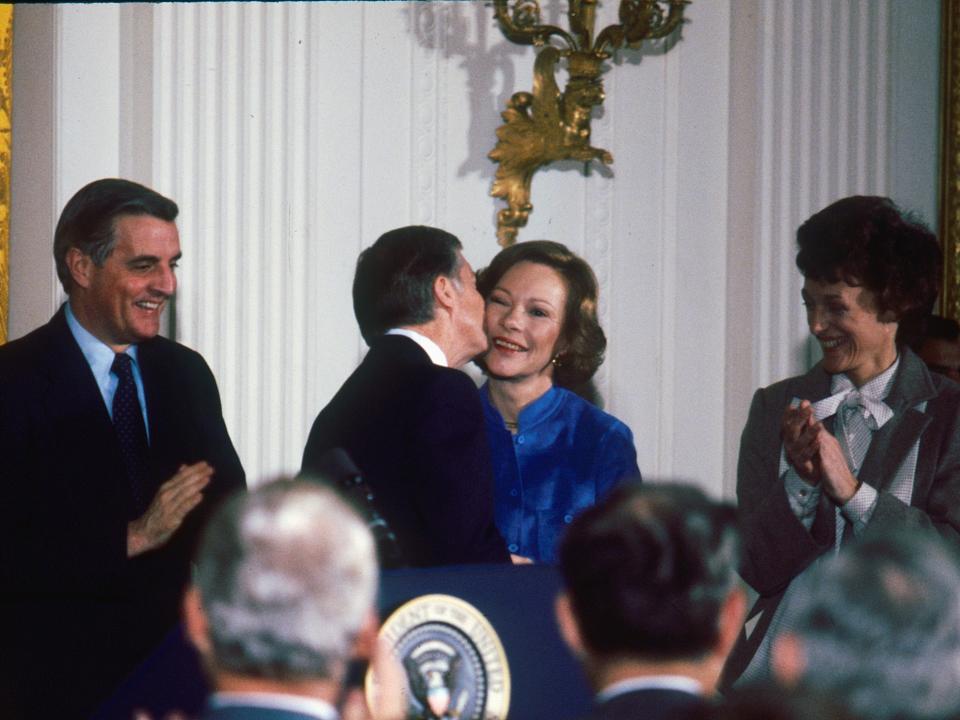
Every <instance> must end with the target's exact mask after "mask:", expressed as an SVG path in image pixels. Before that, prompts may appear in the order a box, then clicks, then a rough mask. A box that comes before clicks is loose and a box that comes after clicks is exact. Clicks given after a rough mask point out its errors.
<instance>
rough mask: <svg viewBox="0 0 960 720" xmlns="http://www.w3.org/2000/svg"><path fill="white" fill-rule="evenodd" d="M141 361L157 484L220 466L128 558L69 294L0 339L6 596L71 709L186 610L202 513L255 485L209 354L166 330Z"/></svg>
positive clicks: (25, 667) (41, 682)
mask: <svg viewBox="0 0 960 720" xmlns="http://www.w3.org/2000/svg"><path fill="white" fill-rule="evenodd" d="M138 361H139V365H140V369H141V373H142V377H143V384H144V391H145V395H146V403H147V413H148V418H149V427H150V451H149V460H148V463H149V483H150V488H149V491H150V496H151V497H152V495H153V493H154V492H155V490H156V488H158V487H159V486H160V484H161V483H162V482H164V481H165V480H167V479H169V478H170V477H171V476H172V475H173V474H175V473H176V471H177V469H178V467H179V466H180V465H181V464H184V463H193V462H196V461H199V460H206V461H207V462H209V463H210V464H211V465H213V467H214V468H215V470H216V475H215V476H214V478H213V480H212V481H211V483H210V484H209V485H208V486H207V489H206V490H205V491H204V500H203V502H202V503H201V504H200V506H198V507H197V508H196V509H195V510H194V511H193V512H192V513H190V514H189V515H188V516H187V518H186V520H185V521H184V523H183V525H182V526H181V527H180V528H179V529H178V530H177V532H176V533H175V535H174V536H173V537H172V538H171V540H170V541H169V542H168V543H167V544H166V545H165V546H164V547H162V548H160V549H158V550H156V551H152V552H149V553H145V554H143V555H141V556H139V557H137V558H135V559H133V560H128V559H127V556H126V534H127V523H128V521H129V520H130V518H129V517H128V512H129V511H128V507H129V486H128V482H127V480H126V475H125V472H124V469H123V465H122V461H121V456H120V448H119V444H118V442H117V438H116V434H115V432H114V428H113V424H112V422H111V420H110V416H109V414H108V412H107V409H106V406H105V404H104V402H103V397H102V395H101V394H100V391H99V388H98V387H97V384H96V381H95V380H94V377H93V374H92V372H91V371H90V367H89V365H88V364H87V361H86V359H85V358H84V357H83V354H82V352H81V350H80V347H79V346H78V345H77V343H76V341H75V340H74V338H73V335H72V333H71V332H70V329H69V327H68V326H67V323H66V318H65V315H64V311H63V308H61V309H60V311H59V312H58V313H57V314H56V315H55V316H54V317H53V319H52V320H51V321H50V322H49V323H48V324H47V325H44V326H43V327H41V328H38V329H37V330H35V331H33V332H32V333H30V334H29V335H26V336H25V337H23V338H20V339H18V340H14V341H13V342H11V343H9V344H7V345H6V346H3V347H0V462H2V464H3V465H2V467H3V479H2V481H0V597H2V598H3V602H4V606H5V607H4V610H5V612H6V614H7V618H6V619H7V620H10V621H12V622H11V623H10V624H11V625H12V627H10V628H8V629H9V632H10V635H9V637H10V638H11V639H12V640H13V641H14V644H15V646H17V647H18V648H19V652H20V653H21V655H20V656H18V660H17V664H18V668H17V672H18V673H19V674H21V675H22V676H23V677H22V680H23V685H24V688H25V689H27V690H29V689H31V686H32V685H33V684H35V683H36V684H38V691H39V694H40V699H39V701H40V702H51V701H53V702H57V701H60V700H62V701H63V702H66V703H67V705H66V706H65V708H66V709H67V710H69V712H70V714H69V715H68V716H70V717H78V716H79V713H78V710H79V709H80V708H83V707H86V704H85V703H90V702H95V701H96V700H97V699H101V696H102V695H103V693H104V692H108V691H109V689H110V688H111V687H112V685H113V684H115V683H116V682H117V681H118V680H119V679H120V678H121V677H122V676H123V675H124V674H125V673H126V672H127V671H129V670H130V669H131V668H132V667H133V665H134V664H135V663H136V661H137V660H139V659H140V658H141V657H143V656H144V655H145V654H146V653H147V652H148V651H149V650H150V648H151V647H152V645H153V644H154V643H155V642H157V641H158V640H159V639H160V638H162V637H163V635H164V634H165V633H166V631H168V630H169V628H170V627H171V626H172V625H173V624H174V623H175V622H176V621H177V618H178V614H179V602H180V595H181V590H182V587H183V585H184V584H185V583H186V581H187V580H188V579H189V561H190V556H191V554H192V551H193V546H194V544H195V542H196V540H197V536H198V534H199V531H200V528H201V525H202V523H203V521H204V519H205V518H206V517H207V516H208V515H209V513H210V511H211V510H212V508H213V506H214V505H215V504H216V503H217V501H218V500H219V499H220V498H222V497H223V496H224V495H225V494H227V493H228V492H229V491H231V490H234V489H236V488H242V487H243V486H244V473H243V468H242V467H241V466H240V461H239V459H238V457H237V454H236V452H235V451H234V448H233V445H232V444H231V442H230V438H229V437H228V435H227V431H226V427H225V426H224V422H223V418H222V414H221V408H220V397H219V393H218V391H217V386H216V383H215V381H214V378H213V375H212V374H211V373H210V370H209V368H208V367H207V365H206V363H205V362H204V361H203V358H202V357H200V355H198V354H197V353H195V352H193V351H192V350H189V349H187V348H186V347H183V346H182V345H178V344H177V343H175V342H172V341H170V340H167V339H165V338H161V337H157V338H153V339H151V340H148V341H146V342H143V343H140V344H139V346H138ZM5 624H6V623H5ZM5 652H6V651H5ZM38 674H39V675H38ZM41 676H42V677H41ZM71 695H73V696H75V697H76V698H77V701H76V703H73V702H70V701H69V700H68V698H69V697H70V696H71ZM34 701H35V699H32V700H30V704H31V705H33V704H34ZM38 715H39V713H38Z"/></svg>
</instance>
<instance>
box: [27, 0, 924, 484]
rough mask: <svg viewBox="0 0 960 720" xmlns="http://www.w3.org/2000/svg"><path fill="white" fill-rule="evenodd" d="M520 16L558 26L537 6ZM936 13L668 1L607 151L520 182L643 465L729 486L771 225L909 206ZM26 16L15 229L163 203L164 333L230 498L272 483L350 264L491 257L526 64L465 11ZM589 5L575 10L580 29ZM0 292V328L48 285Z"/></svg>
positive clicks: (530, 56)
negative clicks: (235, 454) (112, 179)
mask: <svg viewBox="0 0 960 720" xmlns="http://www.w3.org/2000/svg"><path fill="white" fill-rule="evenodd" d="M908 6H909V8H910V9H909V10H908V9H907V8H908ZM544 7H545V14H546V16H547V17H548V18H549V20H550V21H551V22H555V23H560V24H563V25H565V24H566V18H565V17H564V16H563V14H562V10H563V9H564V8H565V4H564V3H559V2H550V1H549V0H548V1H547V2H545V3H544ZM938 9H939V2H938V1H937V0H915V1H913V2H911V3H909V4H906V3H898V2H895V1H894V0H797V1H796V2H789V3H788V2H782V1H781V0H736V1H733V2H724V1H723V0H709V1H708V0H695V1H694V2H693V3H692V4H691V5H689V6H688V7H687V11H686V12H687V22H686V23H685V25H684V27H683V29H682V33H681V36H680V38H679V39H677V40H675V41H672V42H671V43H669V44H668V45H664V44H662V43H661V44H657V45H655V46H650V47H646V48H645V49H644V50H643V51H642V52H622V51H621V52H619V53H618V54H616V56H615V57H613V58H612V59H611V61H610V62H609V69H608V71H607V72H606V74H605V75H604V84H605V88H606V93H607V100H606V103H605V106H604V108H603V112H602V114H601V115H600V116H598V117H597V118H596V119H595V121H594V126H593V144H594V145H596V146H598V147H603V148H606V149H608V150H610V152H611V153H613V155H614V158H615V163H614V164H613V165H612V166H611V167H610V168H597V167H594V168H592V169H591V171H590V172H589V174H584V172H583V167H582V166H579V165H574V164H571V163H567V164H561V165H558V166H556V167H550V168H548V169H545V170H543V171H541V172H538V173H537V174H536V176H535V178H534V181H533V197H532V201H533V204H534V206H535V209H534V212H533V214H532V215H531V218H530V223H529V225H528V227H527V228H525V229H523V230H522V231H521V239H534V238H538V237H544V238H551V239H555V240H558V241H561V242H564V243H566V244H568V245H569V246H570V247H571V248H572V249H574V250H575V251H577V252H579V253H581V254H582V255H583V256H584V257H586V258H587V259H588V260H589V261H590V262H591V264H592V265H593V266H594V268H595V270H596V273H597V276H598V278H599V280H600V284H601V305H600V313H601V318H602V321H603V324H604V326H605V328H606V330H607V334H608V337H609V341H610V343H609V349H608V360H607V363H606V365H605V366H604V367H603V368H602V369H601V371H600V373H599V375H598V378H597V384H598V386H599V388H600V390H601V391H602V393H603V395H604V396H605V399H606V406H607V408H608V409H609V410H610V411H612V412H613V413H614V414H616V415H618V416H619V417H621V418H622V419H624V420H625V421H626V422H627V423H628V424H629V425H630V427H631V428H632V429H633V430H634V434H635V436H636V440H637V448H638V453H639V456H640V466H641V469H642V470H643V471H644V473H645V475H647V476H648V477H650V478H663V477H669V476H680V477H685V478H689V479H693V480H695V481H697V482H699V483H700V484H702V485H703V486H705V487H707V488H708V489H710V490H712V491H714V492H717V493H719V492H721V491H724V492H728V493H729V492H731V491H732V488H733V468H734V466H735V461H736V445H737V437H738V435H739V432H740V428H741V427H742V424H743V421H744V419H745V416H746V408H747V404H748V402H749V398H750V394H751V392H752V391H753V389H754V388H755V387H757V386H759V385H763V384H767V383H769V382H771V381H773V380H776V379H778V378H781V377H785V376H787V375H790V374H794V373H796V372H799V371H801V370H802V369H803V368H804V367H806V365H807V364H808V363H809V362H810V359H811V358H810V357H809V355H810V349H809V348H808V343H807V341H806V329H805V326H804V321H803V315H802V309H801V307H800V303H799V287H800V278H799V275H798V273H797V272H796V270H795V268H794V265H793V255H794V249H793V234H794V232H795V229H796V226H797V224H798V223H799V222H800V221H802V220H803V219H804V218H805V217H807V216H808V215H809V214H810V213H811V212H813V211H814V210H816V209H819V208H820V207H822V206H824V205H825V204H826V203H827V202H830V201H832V200H834V199H836V198H838V197H841V196H842V195H846V194H849V193H852V192H890V193H893V195H894V197H895V198H897V199H900V195H901V193H902V195H903V197H904V198H906V200H905V201H904V202H905V204H906V205H908V206H909V207H917V208H918V209H920V210H921V211H923V212H925V213H926V214H927V216H928V217H929V218H932V217H933V215H932V213H930V209H932V208H935V204H936V200H935V198H936V186H935V184H936V168H935V164H936V163H935V157H936V102H937V101H936V87H937V83H936V77H935V74H936V56H937V48H936V39H935V35H936V27H937V20H936V15H937V11H938ZM50 12H51V11H50V10H49V9H44V8H42V7H39V6H37V7H32V6H23V7H22V8H19V7H18V17H21V18H22V17H24V16H30V15H31V14H35V15H36V16H37V18H38V22H37V23H34V24H33V25H32V26H31V25H29V23H28V25H27V27H29V28H32V29H30V30H29V31H28V32H29V33H30V35H29V37H31V42H33V45H32V46H31V48H26V47H24V46H23V45H17V46H16V48H15V52H16V53H17V57H18V58H21V59H20V60H18V62H20V63H21V64H20V65H19V67H21V68H22V67H24V63H25V64H26V65H27V66H28V67H29V66H30V65H31V62H30V59H31V58H30V53H31V52H33V53H34V54H35V60H36V62H35V63H33V66H34V67H44V68H45V67H52V68H53V69H54V72H55V74H56V78H55V82H54V83H52V84H50V83H48V84H47V85H46V86H45V85H44V84H43V83H40V82H37V83H34V84H33V87H36V88H38V89H40V94H42V92H50V93H53V95H54V98H53V102H48V98H45V97H41V96H40V95H38V96H37V97H36V98H35V100H36V101H35V102H34V99H31V100H30V101H29V102H27V103H25V104H23V105H19V106H18V104H17V103H16V102H15V104H14V113H15V143H16V138H17V137H18V135H17V134H16V127H17V125H16V123H17V121H18V120H17V119H18V117H19V122H20V126H21V127H23V125H24V122H31V123H34V124H36V125H40V124H44V123H45V124H46V126H48V127H49V135H47V136H45V135H44V134H43V133H39V132H31V133H26V132H23V131H21V133H20V135H19V137H20V138H27V140H26V142H27V145H19V146H18V145H17V144H15V145H14V170H15V172H14V178H15V187H14V198H15V203H16V204H15V206H14V218H13V221H14V225H15V227H17V228H41V229H42V230H43V231H42V232H37V234H36V237H37V238H38V239H37V240H36V242H43V243H44V244H46V243H48V242H49V240H48V239H47V238H48V237H52V229H53V223H54V221H55V212H53V213H51V212H50V205H51V199H50V198H51V197H52V198H53V201H52V202H53V204H54V205H55V206H56V211H58V210H59V208H60V207H61V206H62V204H63V202H65V201H66V199H67V197H68V196H69V194H70V193H72V192H73V191H74V190H76V189H77V187H79V186H80V185H81V184H83V183H84V182H87V181H89V180H92V179H94V178H96V177H100V176H103V175H109V174H117V173H122V174H125V175H127V176H130V177H134V178H135V179H140V180H143V181H146V182H148V183H152V184H153V185H154V186H155V187H157V188H158V189H159V190H161V191H162V192H165V193H168V194H170V195H171V196H172V197H174V198H175V199H176V200H177V201H178V202H179V204H180V207H181V213H182V215H181V219H180V228H181V236H182V243H183V248H184V262H183V265H182V270H181V273H180V290H179V294H178V300H177V305H176V314H175V317H173V318H171V320H172V321H173V327H174V331H175V334H176V336H177V338H178V339H180V340H181V341H183V342H185V343H187V344H188V345H191V346H193V347H195V348H197V349H198V350H199V351H200V352H201V353H202V354H203V355H204V356H205V357H206V358H207V360H208V361H209V363H210V365H211V367H212V368H213V370H214V372H215V374H216V376H217V378H218V381H219V383H220V388H221V393H222V395H223V402H224V411H225V415H226V418H227V423H228V426H229V429H230V432H231V434H232V436H233V438H234V441H235V443H236V445H237V447H238V450H239V452H240V454H241V457H242V459H243V462H244V464H245V466H246V467H247V469H248V472H249V475H250V478H251V481H252V482H258V481H260V480H262V479H264V478H267V477H270V476H272V475H275V474H277V473H279V472H289V471H293V470H296V469H297V467H298V465H299V460H300V453H301V450H302V447H303V443H304V440H305V438H306V434H307V431H308V428H309V426H310V423H311V421H312V419H313V417H314V415H315V414H316V412H317V410H318V409H319V408H320V407H322V406H323V404H324V403H325V402H326V401H327V400H328V399H329V398H330V396H331V395H332V394H333V393H334V392H335V390H336V389H337V388H338V387H339V385H340V383H341V382H342V381H343V379H344V378H345V377H346V376H347V374H348V373H349V372H350V371H351V370H352V368H353V367H354V366H355V365H356V363H357V362H358V360H359V358H360V356H361V353H362V351H363V343H362V341H361V339H360V337H359V333H358V331H357V330H356V328H355V323H354V320H353V312H352V303H351V298H350V286H351V281H352V275H353V268H354V264H355V261H356V256H357V254H358V252H359V251H360V249H361V248H362V247H364V246H366V245H369V244H370V243H371V242H373V240H375V239H376V237H377V236H378V235H379V234H380V233H382V232H384V231H385V230H388V229H390V228H393V227H397V226H400V225H404V224H409V223H430V224H436V225H439V226H441V227H446V228H448V229H450V230H451V231H453V232H455V233H456V234H458V235H459V236H460V237H461V238H462V240H463V241H464V244H465V250H466V254H467V256H468V257H469V258H470V259H471V260H472V262H473V264H474V265H475V266H477V267H480V266H483V265H485V264H486V263H487V262H488V261H489V260H490V258H492V256H493V255H494V254H495V253H496V251H497V249H498V248H497V246H496V243H495V223H496V210H497V209H498V207H499V205H498V203H495V202H494V201H493V200H492V199H491V198H490V197H489V190H490V183H491V181H492V179H493V175H494V171H495V169H496V167H495V165H494V164H493V163H492V162H490V161H489V159H488V158H487V157H486V154H487V153H488V152H489V151H490V150H491V149H492V147H493V145H494V143H495V140H496V138H495V134H494V131H495V129H496V127H497V126H498V125H499V124H500V122H501V121H500V117H499V113H500V112H501V111H502V110H503V109H504V107H505V105H506V102H507V100H508V99H509V97H510V95H511V94H513V93H514V92H517V91H519V90H529V89H530V87H531V84H532V70H533V62H534V59H535V54H536V53H535V49H534V48H531V47H526V46H518V45H515V44H512V43H510V42H508V41H506V40H505V39H504V38H503V37H502V35H501V34H500V32H499V30H498V29H497V28H496V26H495V23H494V21H493V18H492V11H491V9H490V8H489V7H488V6H486V5H485V4H484V3H483V2H480V1H479V0H478V1H476V2H433V3H291V4H286V3H229V4H227V3H171V4H157V5H129V6H115V5H113V6H111V5H106V6H58V7H57V9H56V11H55V12H54V19H55V22H50V18H48V17H47V16H48V15H49V14H50ZM615 12H616V4H615V3H606V4H604V5H603V6H601V11H600V15H601V17H600V19H599V22H598V24H599V26H601V27H602V26H603V25H605V24H607V23H609V22H611V21H613V16H614V15H615ZM41 15H42V16H43V17H41ZM18 22H24V21H22V20H21V21H18ZM48 27H49V28H52V29H47V28H48ZM37 33H48V34H49V35H50V36H51V37H49V38H44V39H47V40H48V42H46V44H38V43H37V42H36V40H37V38H36V37H34V36H35V35H36V34H37ZM17 37H18V36H17V35H15V42H17V40H16V38H17ZM23 37H27V36H23ZM24 57H26V58H27V60H26V61H24V60H23V59H22V58H24ZM23 72H24V71H22V70H21V71H19V74H18V76H17V77H19V78H21V80H19V81H18V80H16V79H15V82H20V83H21V85H19V87H22V86H23V85H22V78H23V75H22V73H23ZM558 81H559V82H560V84H561V86H563V85H564V84H565V81H566V76H565V73H564V72H562V71H561V72H560V73H559V76H558ZM43 87H49V90H47V91H43V90H42V88H43ZM90 97H96V99H97V101H96V102H95V103H91V102H90V101H89V100H90ZM18 107H27V108H32V109H34V111H36V109H37V108H39V109H40V110H41V111H42V113H41V114H42V117H36V112H34V115H32V116H31V117H30V118H29V120H24V116H22V115H19V116H18V115H17V113H18ZM44 108H47V109H44ZM44 137H52V138H53V141H52V142H53V145H54V151H53V152H52V153H48V155H50V156H51V157H52V159H51V160H49V161H45V162H43V163H40V164H39V165H36V164H35V165H28V164H24V161H23V158H24V157H30V156H31V155H30V153H31V148H32V150H33V152H32V156H33V157H36V158H43V157H46V156H45V155H44V153H43V152H42V151H41V146H42V144H43V143H42V139H43V138H44ZM31 143H32V145H31ZM23 153H27V155H26V156H25V155H24V154H23ZM44 188H47V189H44ZM50 188H54V190H50ZM18 193H19V194H20V198H21V199H20V200H17V197H18ZM24 193H27V194H30V198H31V199H30V200H29V201H27V200H24V199H23V194H24ZM48 196H49V197H48ZM44 208H46V210H44ZM23 242H25V240H23V239H22V238H18V237H16V236H15V237H14V243H15V247H14V256H13V257H14V260H17V258H22V260H21V261H19V263H20V264H19V265H18V266H17V267H18V268H19V269H18V270H17V272H25V273H27V272H36V273H41V274H43V273H46V274H47V275H46V276H47V277H49V273H50V272H51V269H50V267H51V266H50V263H49V259H48V258H49V255H45V256H44V254H43V253H37V252H24V251H23V249H22V248H18V247H17V245H16V244H17V243H23ZM44 257H45V258H46V259H42V258H44ZM12 285H13V292H14V295H13V299H12V302H13V308H12V312H11V317H13V318H15V319H17V322H18V323H19V326H18V328H17V329H19V331H20V333H21V334H22V332H25V331H26V329H29V326H27V324H26V318H29V317H34V316H36V317H39V318H40V319H41V320H42V319H43V318H45V317H47V316H48V315H49V313H50V311H51V310H52V308H53V306H54V305H55V302H56V297H55V295H56V293H55V292H54V293H53V295H54V297H51V290H50V288H51V285H52V284H51V283H46V284H45V285H43V287H44V288H45V289H44V290H43V291H42V292H40V293H37V292H33V291H32V290H31V289H30V288H29V286H28V284H26V283H23V282H21V281H20V280H19V279H18V278H14V282H13V283H12ZM31 293H32V294H31ZM23 305H26V306H27V307H23ZM13 334H14V335H16V334H17V332H16V330H15V332H14V333H13Z"/></svg>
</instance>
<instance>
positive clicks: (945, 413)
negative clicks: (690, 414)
mask: <svg viewBox="0 0 960 720" xmlns="http://www.w3.org/2000/svg"><path fill="white" fill-rule="evenodd" d="M900 353H901V356H900V367H899V368H897V375H896V377H895V378H894V382H893V387H892V389H891V391H890V394H889V395H888V396H887V398H886V400H885V402H886V403H887V405H889V406H890V408H891V409H892V410H893V413H894V414H893V417H892V418H891V419H890V420H889V421H888V422H887V423H886V424H885V425H884V426H883V427H882V428H881V429H880V430H878V431H877V432H875V433H874V434H873V440H872V442H871V444H870V449H869V450H868V451H867V456H866V458H864V462H863V468H862V470H861V471H860V479H861V480H863V482H865V483H868V484H870V485H872V486H873V487H874V488H875V489H876V490H877V491H878V492H879V498H878V500H877V506H876V509H875V511H874V513H873V516H872V518H871V519H870V524H869V526H868V529H867V532H870V533H872V532H883V531H884V529H885V528H889V527H914V528H916V529H917V531H918V532H923V531H934V530H936V531H939V533H940V534H941V535H942V536H944V537H946V538H947V539H949V540H951V541H952V542H954V543H956V544H957V545H958V546H960V385H957V384H956V383H954V382H953V381H951V380H948V379H946V378H944V377H943V376H941V375H938V374H936V373H931V372H929V371H928V370H927V368H926V366H925V365H924V364H923V362H922V361H921V360H920V359H919V358H918V357H917V356H916V355H914V354H913V352H911V351H910V350H909V349H907V348H902V349H901V350H900ZM829 394H830V375H829V374H828V373H826V372H825V371H824V370H823V368H822V367H821V366H820V365H819V364H818V365H817V366H815V367H814V368H813V369H812V370H811V371H810V372H808V373H807V374H806V375H801V376H798V377H794V378H790V379H788V380H783V381H781V382H778V383H776V384H774V385H771V386H770V387H767V388H763V389H761V390H758V391H757V392H756V394H755V395H754V397H753V403H752V405H751V406H750V415H749V418H748V419H747V424H746V427H744V430H743V436H742V438H741V441H740V458H739V462H738V466H737V498H738V501H739V511H740V520H741V528H742V533H743V543H744V559H743V566H742V568H741V574H742V575H743V578H744V579H745V580H746V581H747V582H748V583H749V584H750V585H751V586H752V587H753V588H754V589H755V590H756V591H757V592H758V593H759V594H760V598H759V599H758V601H757V604H756V606H755V607H754V609H753V610H752V611H751V613H750V617H753V616H755V615H757V614H760V620H759V622H758V623H757V625H756V628H755V629H754V631H753V633H752V634H751V636H750V638H749V640H748V639H747V638H745V637H744V636H743V635H742V634H741V638H740V641H739V642H738V643H737V645H736V646H735V647H734V650H733V652H732V653H731V655H730V659H729V660H728V662H727V667H726V669H725V671H724V678H723V684H724V685H725V686H726V685H729V684H730V683H732V682H733V681H734V680H736V678H737V677H739V676H740V674H741V673H742V672H743V671H744V670H745V669H746V667H747V664H748V663H749V661H750V659H751V658H752V657H753V653H754V652H755V651H756V648H757V647H758V646H759V644H760V641H761V640H762V638H763V635H764V633H765V632H766V628H767V627H768V625H769V622H770V619H771V618H772V616H773V612H774V610H776V606H777V604H778V603H779V602H780V599H781V598H782V597H783V593H784V591H785V590H786V588H787V586H788V585H789V584H790V582H791V581H792V580H793V579H794V578H795V577H797V576H798V575H799V574H800V573H802V572H803V571H804V570H805V569H806V568H807V567H808V566H809V565H810V564H811V563H812V562H813V561H814V560H815V559H816V558H817V557H819V556H820V555H821V554H823V553H824V552H826V551H827V550H828V549H829V548H830V547H831V546H832V545H833V542H834V532H835V529H834V515H833V508H834V505H833V504H832V503H831V502H830V500H829V499H828V498H827V497H826V495H824V496H823V497H822V498H821V500H820V506H819V508H818V511H817V517H816V520H815V521H814V524H813V528H812V530H811V531H809V532H808V531H807V530H806V529H805V528H804V527H803V525H802V524H801V523H800V521H799V520H798V519H797V518H796V516H795V515H794V514H793V512H792V511H791V509H790V505H789V502H788V500H787V494H786V491H785V490H784V487H783V483H782V482H780V478H779V463H780V447H781V444H782V443H781V439H780V420H781V417H782V415H783V411H784V408H786V407H787V405H789V403H790V401H791V400H792V399H793V398H794V397H798V398H801V399H806V400H809V401H810V402H816V401H817V400H820V399H822V398H825V397H827V396H829ZM923 401H926V403H927V405H926V408H925V409H924V410H923V411H920V410H917V409H915V406H916V405H918V404H919V403H921V402H923ZM827 426H828V428H829V427H830V423H829V421H828V422H827ZM918 439H919V440H920V449H919V454H918V457H917V466H916V473H915V476H914V485H913V496H912V498H911V502H910V505H909V506H908V505H905V504H904V503H903V502H901V501H900V500H898V499H897V498H896V497H894V496H893V495H892V494H890V493H889V492H885V490H887V489H888V488H889V487H890V483H891V481H892V480H893V479H894V476H895V474H896V473H897V471H898V469H899V467H900V465H901V464H902V462H903V460H904V458H905V457H906V455H907V453H908V452H909V451H910V449H911V448H912V447H913V445H914V443H915V442H916V441H917V440H918Z"/></svg>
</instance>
